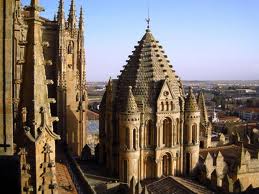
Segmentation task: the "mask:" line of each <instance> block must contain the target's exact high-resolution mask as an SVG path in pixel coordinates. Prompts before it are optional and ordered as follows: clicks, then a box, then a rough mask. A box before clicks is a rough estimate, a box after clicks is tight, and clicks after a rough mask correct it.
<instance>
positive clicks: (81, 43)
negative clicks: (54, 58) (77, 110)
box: [78, 6, 85, 84]
mask: <svg viewBox="0 0 259 194" xmlns="http://www.w3.org/2000/svg"><path fill="white" fill-rule="evenodd" d="M83 17H84V16H83V7H82V6H81V8H80V17H79V30H78V52H79V54H78V56H79V57H80V58H79V63H78V68H79V73H80V80H81V81H82V84H84V83H83V82H85V48H84V19H83Z"/></svg>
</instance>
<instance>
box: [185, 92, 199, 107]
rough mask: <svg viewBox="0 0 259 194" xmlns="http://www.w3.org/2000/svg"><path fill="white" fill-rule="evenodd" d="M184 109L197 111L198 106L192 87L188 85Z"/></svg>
mask: <svg viewBox="0 0 259 194" xmlns="http://www.w3.org/2000/svg"><path fill="white" fill-rule="evenodd" d="M184 110H185V111H187V112H198V111H199V107H198V105H197V101H196V98H195V96H194V94H193V91H192V87H189V92H188V95H187V97H186V99H185V107H184Z"/></svg>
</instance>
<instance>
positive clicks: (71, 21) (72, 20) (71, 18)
mask: <svg viewBox="0 0 259 194" xmlns="http://www.w3.org/2000/svg"><path fill="white" fill-rule="evenodd" d="M67 21H68V28H69V29H75V28H76V9H75V3H74V0H71V4H70V9H69V15H68V19H67Z"/></svg>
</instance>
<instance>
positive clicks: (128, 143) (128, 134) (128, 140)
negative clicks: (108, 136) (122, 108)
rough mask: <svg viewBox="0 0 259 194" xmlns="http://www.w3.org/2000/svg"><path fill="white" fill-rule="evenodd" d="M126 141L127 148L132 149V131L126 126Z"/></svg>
mask: <svg viewBox="0 0 259 194" xmlns="http://www.w3.org/2000/svg"><path fill="white" fill-rule="evenodd" d="M125 143H126V146H127V149H130V131H129V128H126V132H125Z"/></svg>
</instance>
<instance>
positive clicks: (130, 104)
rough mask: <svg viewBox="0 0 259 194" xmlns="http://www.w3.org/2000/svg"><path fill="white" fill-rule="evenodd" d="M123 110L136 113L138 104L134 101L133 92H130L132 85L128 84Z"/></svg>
mask: <svg viewBox="0 0 259 194" xmlns="http://www.w3.org/2000/svg"><path fill="white" fill-rule="evenodd" d="M122 110H124V112H127V113H136V112H138V106H137V103H136V101H135V98H134V96H133V93H132V87H131V86H129V91H128V95H127V101H126V104H125V106H124V109H122Z"/></svg>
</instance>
